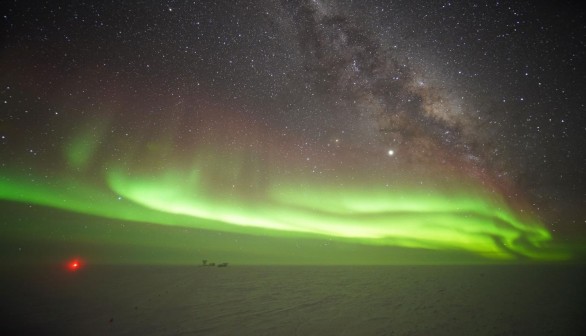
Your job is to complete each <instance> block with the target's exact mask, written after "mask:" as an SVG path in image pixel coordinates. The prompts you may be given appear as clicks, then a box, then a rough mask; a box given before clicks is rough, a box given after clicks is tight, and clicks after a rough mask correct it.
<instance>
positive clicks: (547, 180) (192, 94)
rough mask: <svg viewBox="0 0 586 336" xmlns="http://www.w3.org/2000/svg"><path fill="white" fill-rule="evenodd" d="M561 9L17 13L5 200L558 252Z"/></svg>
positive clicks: (570, 71) (0, 184) (11, 45)
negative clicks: (550, 12)
mask: <svg viewBox="0 0 586 336" xmlns="http://www.w3.org/2000/svg"><path fill="white" fill-rule="evenodd" d="M550 10H551V9H550ZM553 11H554V13H557V14H556V15H557V16H555V15H554V16H549V15H548V14H547V13H548V11H546V10H544V9H543V8H540V7H530V6H529V5H526V4H523V3H514V4H511V5H507V6H505V5H501V4H484V3H483V4H470V3H467V2H462V3H446V4H435V3H432V2H429V3H427V2H423V3H418V4H416V5H415V4H411V3H410V2H405V3H403V2H390V3H389V2H381V3H379V2H377V1H367V2H364V3H362V2H361V3H353V2H352V1H292V2H289V1H285V2H280V3H279V2H265V1H258V2H252V3H249V4H233V3H231V2H210V3H205V4H172V5H169V6H163V5H160V6H159V5H152V6H150V5H149V6H137V5H133V4H116V3H101V4H85V3H81V4H68V5H66V6H63V7H58V6H56V5H55V6H48V7H47V8H44V9H41V8H35V7H31V8H27V7H26V6H25V5H17V4H13V5H12V7H11V9H10V11H9V12H8V15H7V16H6V17H5V18H4V19H5V20H6V21H7V23H8V25H7V29H6V36H7V44H6V48H5V49H4V51H2V53H1V54H0V56H1V57H0V71H1V72H2V74H3V75H2V77H1V79H2V87H1V95H2V100H3V103H4V104H3V106H2V110H1V112H2V115H1V119H0V121H1V122H2V124H1V128H0V136H1V147H0V154H1V155H2V158H3V161H2V166H1V167H0V177H1V178H0V199H2V200H4V201H5V202H4V203H2V204H3V205H2V206H3V208H5V209H7V210H8V211H10V210H11V209H13V208H14V209H16V208H17V207H14V204H16V203H23V204H25V205H39V206H43V207H48V208H56V209H59V210H60V211H65V212H72V213H76V214H77V215H78V216H79V218H80V221H81V222H85V221H86V220H82V219H83V218H93V217H90V216H97V217H103V218H107V219H109V220H111V221H113V223H114V222H115V223H125V222H128V223H130V222H132V223H144V228H145V230H147V231H148V229H147V228H148V227H149V226H148V225H157V226H158V225H161V226H165V227H180V228H186V229H190V230H194V231H193V232H200V231H197V230H206V232H207V231H211V232H217V233H219V234H225V235H226V237H232V236H230V235H235V234H237V235H241V234H242V235H243V236H242V237H247V236H249V237H250V238H249V239H256V238H258V237H267V238H266V239H267V241H271V240H270V239H272V238H270V237H278V238H279V239H289V240H290V241H298V239H307V240H313V241H322V240H324V241H328V242H329V241H336V242H339V243H343V244H355V246H377V247H380V248H407V249H412V250H426V251H432V252H434V251H435V252H437V253H440V252H445V251H451V252H453V251H456V252H458V253H462V255H474V256H478V257H480V258H481V259H485V260H566V259H568V258H571V257H572V255H574V254H575V252H576V251H573V252H572V251H570V250H571V249H570V248H569V247H567V246H570V245H571V246H581V245H580V244H581V243H580V241H579V239H582V238H580V237H584V228H583V225H584V213H583V211H582V210H580V209H582V208H583V207H582V208H581V207H580V205H584V204H583V203H584V201H585V199H586V197H584V176H583V174H582V173H581V168H579V167H580V166H581V164H583V163H584V153H583V151H581V150H580V143H581V140H584V120H583V115H584V114H583V113H578V112H580V111H581V110H583V107H584V104H583V102H582V98H581V97H580V95H579V89H576V88H577V87H580V85H579V84H580V83H584V76H583V71H581V70H583V69H582V68H581V67H580V66H579V65H578V64H582V63H580V61H579V60H581V59H583V58H584V46H583V44H582V45H581V44H578V43H573V42H572V41H574V40H572V38H576V37H577V36H580V35H579V33H578V32H580V31H583V30H584V27H583V25H580V24H578V23H577V22H581V21H580V20H579V19H578V17H579V16H580V14H570V13H567V12H566V11H565V10H564V9H560V8H556V9H555V10H553ZM43 15H44V16H43ZM564 18H566V19H564ZM568 18H569V19H568ZM561 21H563V22H566V24H565V25H564V24H560V22H561ZM556 27H557V28H556ZM568 31H574V33H572V34H570V35H568V34H567V33H568ZM564 34H566V35H564ZM560 36H564V38H560ZM534 50H542V51H543V53H545V56H540V57H538V56H537V54H535V53H533V52H532V51H534ZM545 50H557V51H556V52H557V54H556V52H554V51H551V53H550V54H547V52H546V51H545ZM557 59H562V60H564V61H562V62H557V61H556V60H557ZM581 112H584V111H581ZM4 158H8V159H7V160H4ZM18 211H20V210H18ZM18 211H17V210H13V212H10V213H11V215H10V216H9V218H10V219H7V220H6V222H5V223H3V225H4V228H5V230H7V232H12V233H11V234H12V235H13V236H11V237H12V238H8V239H14V240H15V241H19V239H23V237H27V239H29V238H30V237H33V236H35V233H34V229H32V228H31V229H26V226H24V227H23V229H22V230H21V231H18V232H19V233H18V234H14V232H17V231H14V227H15V226H16V225H18V224H16V223H17V222H18V221H19V218H20V217H19V216H20V215H19V213H18ZM84 216H87V217H84ZM89 221H91V220H89ZM63 225H65V224H63ZM63 227H65V226H63ZM47 230H48V231H49V232H52V231H51V230H52V229H47ZM54 230H55V232H57V231H58V232H61V230H63V228H61V227H59V226H56V227H55V228H54ZM97 230H100V229H97ZM556 230H561V231H562V233H561V235H560V236H559V237H557V235H558V233H557V231H556ZM202 232H203V231H202ZM568 233H578V234H577V235H575V236H574V238H573V240H572V244H568V240H567V238H568V237H569V235H568ZM135 234H136V235H137V236H141V235H142V236H141V237H143V236H144V239H142V238H141V240H143V241H144V244H147V245H148V241H149V239H148V237H150V236H149V235H150V234H149V233H146V234H145V233H140V232H138V231H137V232H136V233H135ZM238 237H239V238H238V239H232V238H226V240H225V241H222V242H221V243H220V245H221V246H217V247H214V248H213V249H214V250H220V251H221V250H222V249H223V250H224V251H228V250H232V249H235V248H236V247H234V246H233V244H240V243H238V241H239V240H242V239H244V240H246V239H247V238H242V237H241V236H238ZM556 237H557V238H556ZM35 239H38V238H35ZM41 240H42V239H41ZM45 240H46V241H48V242H51V241H52V238H45ZM84 241H93V242H94V243H96V244H99V243H106V240H103V239H102V238H99V237H98V236H95V238H94V239H93V240H92V237H91V236H87V237H84ZM174 244H176V243H175V242H174V240H172V239H169V240H168V241H165V243H164V245H165V246H168V247H169V248H171V247H172V246H174ZM198 244H201V241H198ZM194 245H197V244H194ZM204 245H205V244H204ZM202 246H203V245H202ZM327 246H328V245H327V244H325V245H324V247H323V248H324V249H327V248H328V247H327ZM564 246H565V247H564ZM193 248H197V247H195V246H194V247H193ZM206 248H209V246H208V247H206ZM239 248H240V249H241V250H242V247H239ZM275 248H278V246H275ZM244 250H246V249H244ZM385 251H386V252H385ZM248 252H250V253H251V255H254V254H253V252H252V250H249V251H248ZM242 253H246V252H242ZM257 253H260V252H257ZM295 253H296V255H297V256H299V255H303V252H299V251H297V252H295ZM299 253H300V254H299ZM307 253H309V252H307ZM385 253H389V254H388V255H387V254H385ZM578 254H579V253H578ZM380 255H381V258H380V260H378V262H388V259H392V251H391V250H381V252H380ZM452 257H453V256H450V258H452ZM251 258H252V257H251ZM299 258H301V257H299ZM303 258H308V257H307V256H306V257H303ZM339 258H343V257H342V256H340V257H339ZM444 261H446V260H444ZM283 262H296V261H295V259H294V258H293V260H287V261H283Z"/></svg>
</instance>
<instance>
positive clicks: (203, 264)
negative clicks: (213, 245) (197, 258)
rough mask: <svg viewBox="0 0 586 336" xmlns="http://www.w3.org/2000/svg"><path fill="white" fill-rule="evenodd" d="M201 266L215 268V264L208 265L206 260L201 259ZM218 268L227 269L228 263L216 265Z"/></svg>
mask: <svg viewBox="0 0 586 336" xmlns="http://www.w3.org/2000/svg"><path fill="white" fill-rule="evenodd" d="M201 266H203V267H214V266H216V263H213V262H212V263H208V260H207V259H203V260H202V261H201ZM218 267H228V263H227V262H223V263H220V264H218Z"/></svg>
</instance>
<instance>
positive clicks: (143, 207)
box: [0, 135, 567, 260]
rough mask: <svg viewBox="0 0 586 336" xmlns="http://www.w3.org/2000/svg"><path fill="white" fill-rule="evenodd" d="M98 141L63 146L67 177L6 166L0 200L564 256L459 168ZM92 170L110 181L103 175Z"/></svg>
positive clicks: (370, 240)
mask: <svg viewBox="0 0 586 336" xmlns="http://www.w3.org/2000/svg"><path fill="white" fill-rule="evenodd" d="M97 139H99V137H98V138H96V137H95V136H89V135H85V136H78V137H76V138H75V140H74V141H73V142H72V143H71V144H69V145H68V146H65V148H66V150H65V159H66V162H67V163H68V166H69V168H68V170H69V172H68V174H67V177H65V176H60V177H55V178H53V179H51V180H50V181H42V180H40V179H39V180H32V181H31V179H25V178H22V177H20V178H19V177H18V175H17V174H15V173H10V172H8V171H5V172H4V173H3V174H2V175H3V176H4V177H3V178H2V179H0V199H4V200H11V201H17V202H28V203H35V204H41V205H45V206H49V207H55V208H59V209H64V210H68V211H73V212H78V213H84V214H91V215H97V216H101V217H106V218H113V219H121V220H129V221H140V222H147V223H153V224H162V225H173V226H182V227H190V228H198V229H207V230H218V231H224V232H237V233H245V234H252V235H254V234H263V235H266V234H270V235H274V236H279V237H315V238H327V239H334V240H338V241H342V242H353V243H358V244H364V245H375V246H398V247H407V248H419V249H428V250H451V251H458V250H459V251H465V252H471V253H474V254H477V255H480V256H482V257H486V258H490V259H500V260H510V259H518V258H519V257H521V258H530V259H536V260H554V259H561V258H565V257H567V256H566V255H565V254H563V253H562V254H560V253H559V252H552V251H551V250H549V249H547V244H548V242H550V241H551V239H552V237H551V235H550V233H549V232H548V231H547V230H546V229H545V228H544V227H543V225H541V223H539V221H538V220H536V219H535V218H534V217H532V216H530V215H524V214H522V213H519V211H516V210H515V209H514V208H513V207H512V206H511V205H509V204H507V202H505V201H504V199H503V197H502V196H500V195H499V193H497V192H495V191H491V190H490V188H487V187H486V186H485V184H484V183H482V182H479V181H474V180H471V179H468V178H466V179H465V178H462V176H460V175H457V174H456V175H453V174H452V175H453V176H451V175H449V174H443V182H438V181H436V180H438V179H434V178H432V177H430V176H429V175H425V174H419V175H418V173H417V172H415V173H412V174H411V175H408V174H407V175H406V174H403V175H400V174H392V173H388V172H387V173H383V174H380V172H377V173H375V172H373V171H372V169H370V170H369V169H368V168H364V167H362V171H361V173H362V174H363V176H365V177H364V178H363V179H362V181H359V182H356V183H350V182H349V181H351V180H352V179H351V178H349V176H353V175H352V174H351V173H348V170H346V171H344V170H343V169H339V170H337V171H336V170H332V171H336V174H332V173H330V174H329V175H328V174H324V175H321V176H320V177H318V178H316V177H315V176H313V175H312V174H310V173H308V172H307V171H305V170H304V169H303V168H302V167H301V166H296V165H295V163H294V162H293V161H294V160H289V161H287V159H286V158H283V157H279V156H276V157H273V159H272V161H271V165H266V164H265V165H264V166H261V165H260V164H259V163H258V162H259V161H261V160H260V159H259V157H262V155H260V156H259V155H258V153H256V154H255V153H253V152H251V151H247V150H245V149H243V148H245V147H246V146H240V147H239V148H236V149H234V148H227V147H225V146H224V147H222V146H221V145H218V146H216V147H214V146H199V148H197V149H196V150H194V151H192V153H191V154H190V156H189V157H188V158H189V160H186V159H182V160H181V159H177V158H176V157H174V156H173V155H167V156H166V157H165V158H166V161H164V162H166V163H165V164H164V165H161V164H159V165H155V166H156V168H152V167H146V166H147V163H151V164H150V165H151V166H152V162H157V161H158V160H162V159H161V158H160V155H161V153H166V152H167V148H160V146H159V147H158V148H157V149H156V150H153V144H152V143H147V144H143V145H140V144H135V145H133V146H129V148H132V150H133V151H134V152H135V153H136V152H142V153H145V154H144V155H142V156H140V159H134V160H135V161H134V162H126V163H123V164H121V163H120V160H116V163H115V164H114V163H112V162H106V163H103V164H102V165H94V166H93V167H90V163H92V162H93V161H92V158H94V159H95V157H94V156H95V152H96V151H98V150H99V148H98V147H99V141H98V140H97ZM159 143H160V142H159ZM167 154H168V153H167ZM134 157H135V158H136V157H137V156H136V155H135V156H134ZM187 161H188V162H187ZM322 161H324V162H325V161H327V160H322ZM161 162H162V161H161ZM355 168H356V167H355ZM85 170H90V171H91V172H92V174H94V175H101V176H103V178H101V179H100V181H97V182H96V181H95V179H93V178H88V173H87V172H84V171H85ZM369 176H376V178H367V177H369ZM414 176H415V177H414ZM423 186H426V187H425V188H424V187H423Z"/></svg>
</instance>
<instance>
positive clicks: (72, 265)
mask: <svg viewBox="0 0 586 336" xmlns="http://www.w3.org/2000/svg"><path fill="white" fill-rule="evenodd" d="M80 267H81V262H80V261H79V260H78V259H73V260H71V261H69V262H68V263H67V268H68V269H69V270H70V271H71V272H75V271H77V270H78V269H79V268H80Z"/></svg>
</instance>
